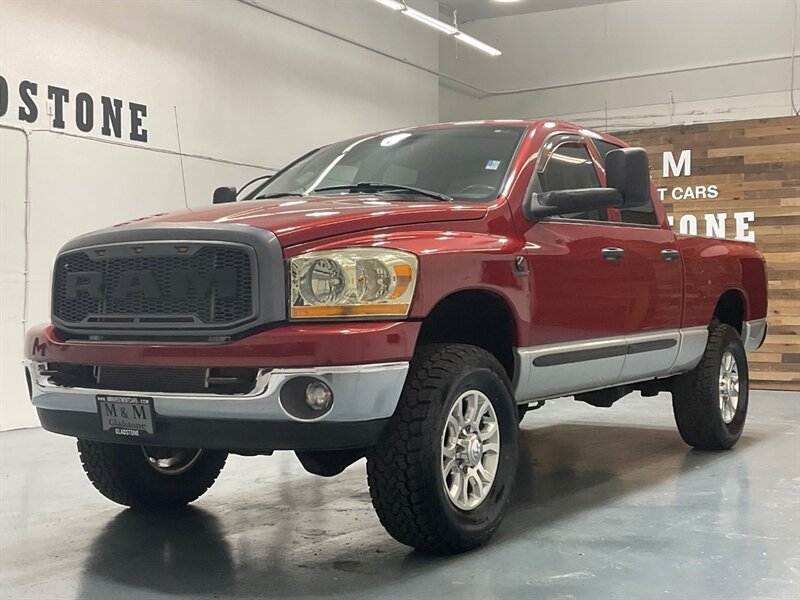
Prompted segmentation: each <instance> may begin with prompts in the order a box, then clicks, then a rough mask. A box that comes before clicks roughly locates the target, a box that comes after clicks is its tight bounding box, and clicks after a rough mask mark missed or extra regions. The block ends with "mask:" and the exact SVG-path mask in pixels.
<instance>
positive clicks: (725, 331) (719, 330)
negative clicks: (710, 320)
mask: <svg viewBox="0 0 800 600" xmlns="http://www.w3.org/2000/svg"><path fill="white" fill-rule="evenodd" d="M749 382H750V380H749V376H748V370H747V356H746V354H745V351H744V346H743V345H742V340H741V339H740V337H739V333H738V332H737V331H736V329H734V328H733V327H731V326H730V325H712V327H711V328H710V331H709V335H708V342H707V344H706V350H705V352H704V354H703V358H702V359H701V360H700V363H699V364H698V365H697V366H696V367H695V368H694V369H693V370H692V371H690V372H689V373H686V374H684V375H680V376H678V377H677V378H676V379H675V381H674V383H673V387H672V408H673V412H674V413H675V422H676V423H677V425H678V431H679V432H680V434H681V437H682V438H683V441H685V442H686V443H687V444H689V445H690V446H693V447H695V448H698V449H701V450H727V449H729V448H732V447H733V445H734V444H736V442H737V440H738V439H739V436H741V434H742V430H743V429H744V423H745V419H746V418H747V403H748V395H749V394H748V392H749Z"/></svg>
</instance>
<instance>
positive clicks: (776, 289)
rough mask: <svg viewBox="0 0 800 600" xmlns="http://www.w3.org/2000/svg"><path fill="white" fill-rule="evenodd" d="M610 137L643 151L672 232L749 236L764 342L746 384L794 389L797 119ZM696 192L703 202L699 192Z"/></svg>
mask: <svg viewBox="0 0 800 600" xmlns="http://www.w3.org/2000/svg"><path fill="white" fill-rule="evenodd" d="M616 135H617V136H618V137H620V138H621V139H623V140H625V141H626V142H628V143H629V144H631V145H632V146H641V147H643V148H646V149H647V151H648V153H649V155H650V166H651V175H652V177H653V181H654V182H655V185H656V188H657V189H659V190H660V191H659V194H663V196H662V197H663V198H664V207H665V208H666V209H667V213H668V214H669V215H671V219H672V220H674V227H675V230H676V231H684V232H687V233H694V232H695V231H694V228H695V227H696V228H697V233H698V234H699V235H711V236H713V237H721V236H722V235H723V233H724V236H725V237H726V238H728V239H734V238H737V237H738V238H739V239H748V237H747V236H748V234H752V238H750V239H751V241H754V242H755V243H756V246H757V247H758V249H759V250H760V251H761V252H762V253H763V254H764V256H765V258H766V259H767V276H768V281H769V313H768V318H769V335H768V336H767V340H766V342H765V343H764V346H763V347H762V348H761V349H760V350H758V352H756V353H754V354H752V355H751V356H750V357H749V360H750V379H751V382H753V383H754V385H758V386H759V387H761V388H767V389H791V390H797V389H798V387H800V336H798V335H797V333H798V327H800V117H775V118H769V119H750V120H746V121H727V122H720V123H708V124H698V125H675V126H672V127H658V128H653V129H642V130H638V131H628V132H625V133H617V134H616ZM702 186H705V189H706V194H705V197H703V195H702V192H700V191H699V190H700V189H701V187H702ZM712 186H715V187H716V197H712V196H713V194H712V193H711V188H712ZM688 190H691V192H687V191H688ZM673 194H674V195H673ZM737 229H738V230H737Z"/></svg>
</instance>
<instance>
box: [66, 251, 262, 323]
mask: <svg viewBox="0 0 800 600" xmlns="http://www.w3.org/2000/svg"><path fill="white" fill-rule="evenodd" d="M180 248H181V246H180V245H176V244H173V243H161V244H159V245H149V246H147V247H145V246H135V245H131V246H130V247H123V248H112V249H110V250H105V249H102V248H100V249H98V248H90V249H86V250H78V251H72V252H68V253H66V254H63V255H61V256H59V257H58V259H57V260H56V265H55V271H54V278H53V285H54V290H53V315H54V316H55V317H56V318H57V319H59V320H60V321H62V322H63V323H67V324H70V325H78V324H81V325H82V326H83V327H96V326H102V325H103V324H105V325H106V326H111V325H113V326H115V327H136V328H139V327H149V328H158V327H160V326H163V327H170V326H172V327H174V326H176V325H178V326H183V327H186V326H188V327H204V326H224V325H227V324H234V323H241V322H243V321H246V320H248V319H249V318H252V317H254V316H255V312H256V310H255V298H254V281H253V266H254V265H253V264H252V263H251V260H252V258H251V254H250V252H248V250H247V249H246V248H244V247H241V246H236V245H222V244H217V245H214V244H208V245H203V246H202V247H199V248H198V247H195V248H189V250H188V251H187V250H186V249H184V250H183V252H184V253H181V251H180V250H179V249H180ZM184 248H185V247H184ZM136 252H140V254H136ZM126 253H127V255H126ZM70 273H72V275H71V276H70ZM86 273H88V274H89V275H90V276H92V277H96V278H97V279H96V281H95V283H96V282H99V281H101V282H102V285H101V286H100V285H99V284H98V285H97V286H86V285H83V286H78V288H77V289H76V287H75V281H76V280H77V279H76V278H77V277H78V275H77V274H86ZM132 273H135V274H138V275H136V277H137V278H136V279H131V274H132ZM176 273H180V274H184V279H183V280H179V281H176V279H175V274H176ZM220 273H222V274H224V275H225V276H226V278H227V279H226V283H225V285H226V286H227V287H226V288H225V290H224V292H223V291H221V289H220V287H219V286H218V285H217V283H218V281H217V280H216V279H215V277H218V274H220ZM185 274H189V275H191V277H192V278H193V279H192V281H191V282H190V284H187V282H186V278H185V277H186V275H185ZM142 276H144V277H145V278H146V279H147V281H146V282H143V281H142V280H141V277H142ZM70 277H71V278H72V282H71V283H70ZM81 277H84V275H81ZM78 281H80V280H78ZM83 283H84V284H85V283H86V282H85V281H83ZM121 283H122V285H121ZM145 284H146V285H145ZM70 285H72V288H71V289H69V288H70ZM234 285H235V288H234V289H235V292H234V291H233V290H232V289H231V286H234ZM88 288H91V289H88ZM120 290H122V291H121V292H120Z"/></svg>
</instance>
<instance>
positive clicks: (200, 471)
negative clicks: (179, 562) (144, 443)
mask: <svg viewBox="0 0 800 600" xmlns="http://www.w3.org/2000/svg"><path fill="white" fill-rule="evenodd" d="M131 452H141V450H140V449H139V447H138V446H128V445H121V444H109V443H105V442H94V441H91V440H80V439H79V440H78V453H79V455H80V459H81V463H82V465H83V470H84V472H85V473H86V476H87V477H88V478H89V481H90V482H91V483H92V485H93V486H94V487H95V489H97V491H99V492H100V493H101V494H103V496H105V497H106V498H108V499H109V500H111V501H113V502H116V503H117V504H121V505H123V506H129V507H131V508H139V509H151V510H170V509H176V508H180V507H183V506H185V505H186V504H189V503H190V502H194V501H195V500H197V499H198V498H199V497H200V496H202V495H203V494H204V493H206V492H207V491H208V489H209V488H210V487H211V486H212V485H213V484H214V482H215V481H216V480H217V477H218V476H219V474H220V472H221V471H222V467H223V466H224V465H225V461H226V459H227V454H226V453H224V452H219V451H211V452H209V451H206V453H205V454H204V456H202V457H201V458H200V460H199V461H198V463H197V464H195V465H194V466H193V467H192V469H191V470H190V471H187V473H184V474H180V475H174V476H168V475H160V474H158V473H156V472H155V471H153V473H152V475H151V476H150V478H151V479H152V480H153V481H155V482H156V485H153V481H150V482H144V481H142V480H137V474H136V473H135V472H133V471H131V469H130V468H128V466H129V460H130V459H129V455H128V456H126V455H125V453H131ZM142 464H143V465H144V466H145V467H147V468H148V469H149V468H150V467H149V466H147V464H146V463H145V462H144V456H142ZM158 478H161V479H162V480H163V483H164V486H163V488H161V486H158V485H157V482H158Z"/></svg>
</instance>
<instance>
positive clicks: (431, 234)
mask: <svg viewBox="0 0 800 600" xmlns="http://www.w3.org/2000/svg"><path fill="white" fill-rule="evenodd" d="M354 246H362V247H374V248H394V249H398V250H405V251H407V252H412V253H413V254H415V255H417V257H418V258H419V275H418V279H417V287H416V291H415V293H414V300H413V303H412V306H411V312H410V313H409V318H411V319H424V318H425V317H426V316H427V315H428V314H430V312H431V311H432V310H433V308H434V307H435V306H436V305H437V304H438V303H439V302H440V301H441V300H442V299H444V298H445V297H447V296H450V295H451V294H454V293H456V292H459V291H465V290H485V291H489V292H492V293H494V294H495V295H497V296H499V297H501V298H503V299H504V300H505V302H506V303H507V304H508V305H509V307H510V308H511V310H512V312H513V314H514V319H515V321H516V323H515V325H516V330H517V331H518V332H527V331H528V330H529V314H530V309H529V307H530V289H529V284H528V279H529V278H528V275H527V273H526V272H523V273H521V272H520V271H519V270H518V269H517V268H516V266H515V258H516V257H517V256H524V255H525V246H524V243H523V242H521V241H520V240H517V239H514V238H511V237H508V236H502V235H496V234H488V233H478V232H464V231H418V230H415V231H397V232H391V233H371V234H365V235H361V236H357V237H348V238H347V239H346V240H343V239H338V240H331V241H326V242H325V243H322V244H318V245H314V246H313V247H309V246H304V247H302V249H294V250H295V252H291V253H289V252H287V257H288V256H292V255H297V254H300V253H301V251H302V252H306V251H312V250H314V251H317V250H334V249H337V248H347V247H354ZM476 317H477V315H476ZM464 326H465V327H467V326H469V324H465V325H464Z"/></svg>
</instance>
